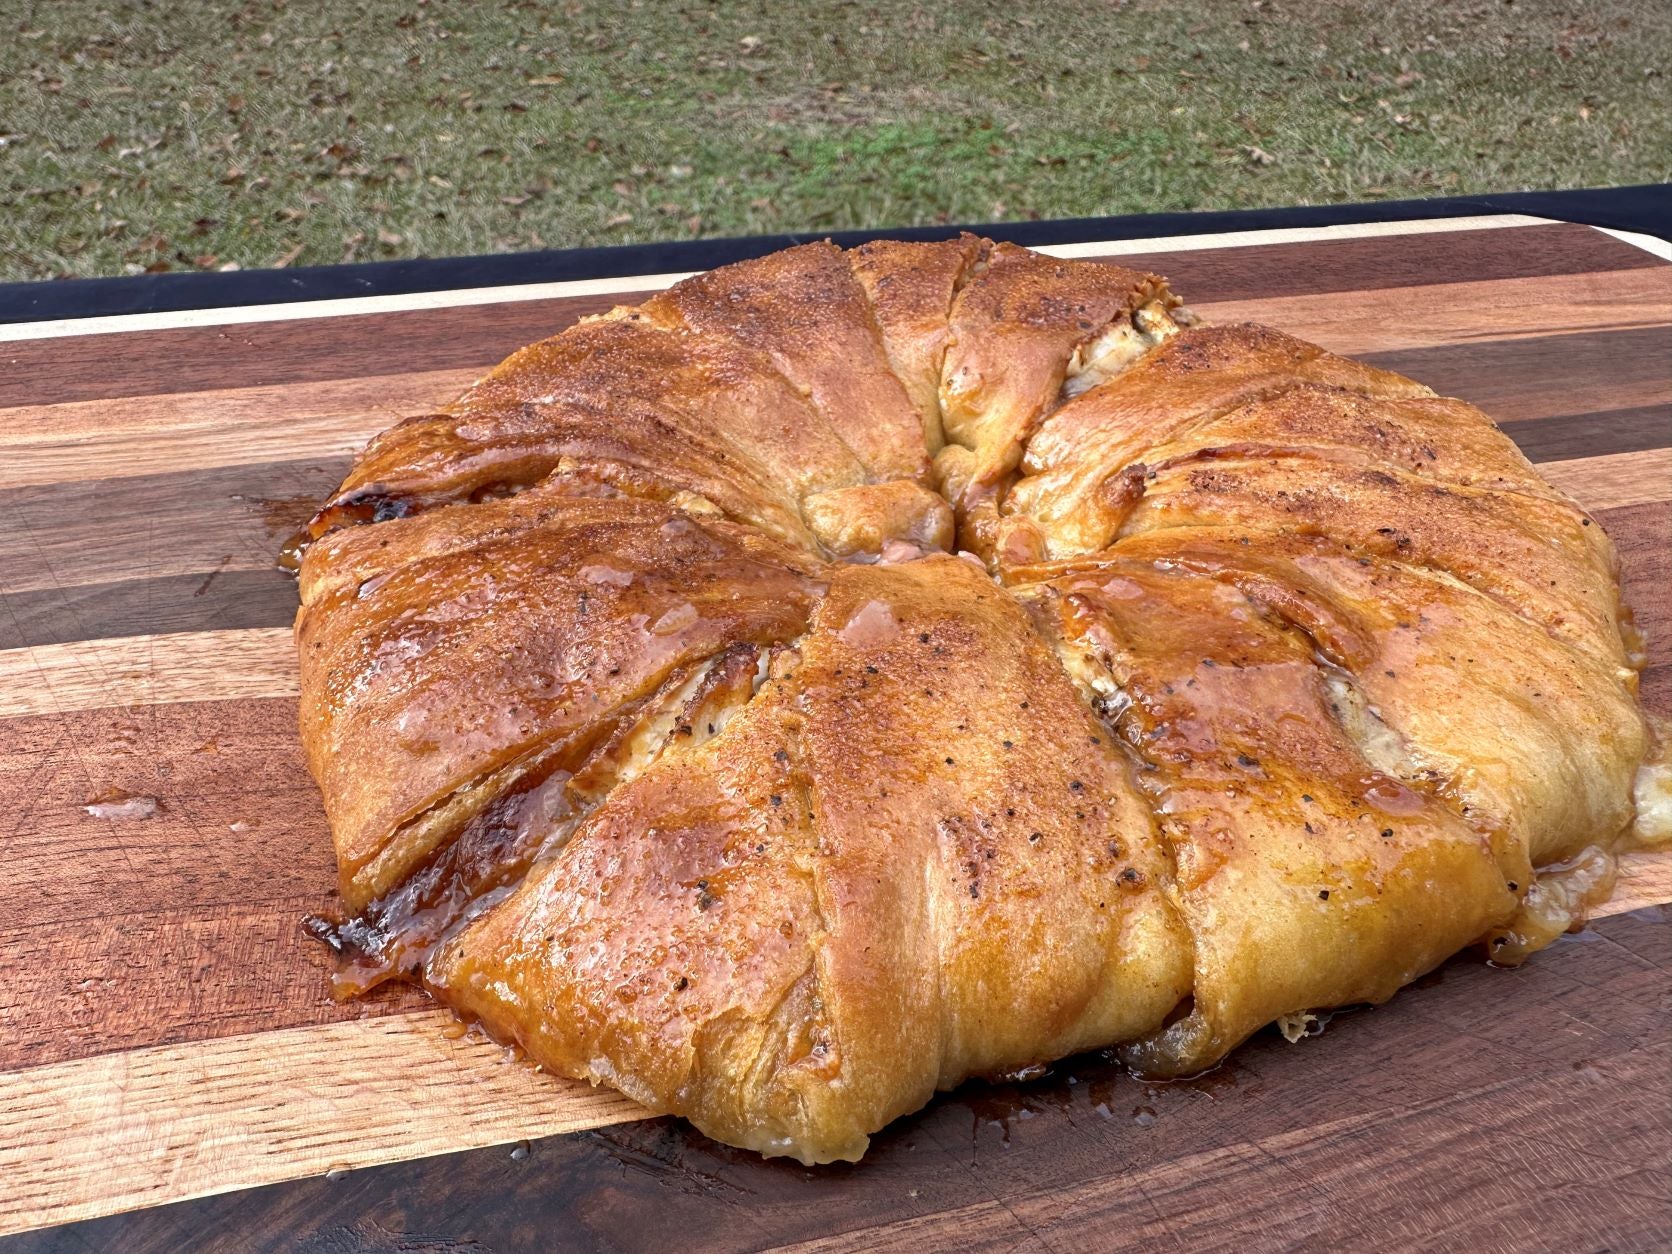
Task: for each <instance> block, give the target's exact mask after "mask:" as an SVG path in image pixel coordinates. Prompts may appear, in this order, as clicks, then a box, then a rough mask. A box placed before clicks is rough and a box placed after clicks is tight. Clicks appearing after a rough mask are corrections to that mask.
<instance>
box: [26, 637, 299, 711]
mask: <svg viewBox="0 0 1672 1254" xmlns="http://www.w3.org/2000/svg"><path fill="white" fill-rule="evenodd" d="M296 693H297V681H296V646H295V644H294V643H293V641H292V639H291V634H290V631H289V629H288V628H284V627H256V628H251V629H249V630H245V631H183V632H175V633H171V634H168V635H159V636H120V637H117V638H116V639H113V640H79V641H76V642H75V643H74V644H37V645H30V646H28V647H27V648H22V649H4V650H0V718H14V717H18V716H22V715H29V714H62V713H65V712H67V711H70V710H95V709H102V708H106V707H114V706H151V705H172V704H174V703H176V702H181V701H238V700H250V699H253V698H260V697H293V696H295V695H296Z"/></svg>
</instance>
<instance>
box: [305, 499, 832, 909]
mask: <svg viewBox="0 0 1672 1254" xmlns="http://www.w3.org/2000/svg"><path fill="white" fill-rule="evenodd" d="M455 526H459V527H462V528H464V529H465V530H466V532H467V535H466V536H465V537H456V536H454V535H453V534H451V533H452V532H453V529H454V527H455ZM385 545H387V546H388V547H384V546H385ZM425 550H431V551H434V552H435V553H436V555H435V556H422V555H421V554H422V553H423V552H424V551H425ZM329 558H330V559H331V560H334V562H335V563H339V564H346V565H350V566H352V567H353V577H352V578H349V579H340V580H332V579H326V578H320V577H318V576H317V575H315V573H314V572H313V571H312V570H310V571H309V576H310V589H309V590H310V592H311V593H312V595H310V597H309V599H308V600H307V601H306V602H305V603H304V604H303V606H302V609H301V611H300V613H299V614H298V617H297V627H296V634H297V643H298V648H299V651H300V654H301V663H302V691H303V696H302V709H301V718H302V729H303V741H304V743H305V745H306V746H307V748H308V756H309V765H310V766H311V767H312V769H313V772H314V774H315V777H316V778H318V779H319V781H320V785H321V790H322V792H323V793H324V795H325V800H326V812H327V815H328V816H329V818H330V820H331V827H332V831H333V833H334V834H335V836H336V840H337V856H338V860H339V863H340V865H341V868H342V875H343V889H344V897H345V899H346V900H347V901H348V902H349V904H350V906H351V907H353V908H355V909H358V908H360V907H361V906H364V905H365V904H367V903H368V902H369V901H370V900H371V899H373V898H375V897H377V896H379V895H380V894H383V893H385V892H387V891H389V890H390V889H391V888H393V887H394V886H395V885H396V884H398V883H399V882H400V880H402V879H403V878H404V877H405V875H406V874H407V873H408V872H409V871H410V870H411V869H412V868H413V867H414V866H415V865H416V864H417V863H418V862H420V861H421V860H422V859H423V858H424V857H425V856H427V855H428V854H430V853H431V852H433V850H434V849H435V847H436V846H437V844H439V843H440V842H441V841H443V840H445V839H446V838H447V837H448V836H450V835H451V834H452V832H453V830H455V829H456V826H457V825H458V823H459V822H462V821H463V819H464V818H466V817H468V816H467V815H466V814H456V815H448V816H446V818H447V821H445V822H442V823H440V824H439V825H437V824H430V823H425V822H424V821H423V820H424V819H425V818H426V817H427V816H428V815H430V814H431V812H433V811H434V809H435V808H436V807H438V806H443V805H444V804H446V803H447V802H448V801H449V800H450V799H452V798H454V797H455V796H456V795H457V794H458V792H459V790H461V789H466V788H468V787H470V786H471V785H472V784H473V783H474V782H476V781H478V780H482V779H483V778H484V777H487V776H489V775H491V774H492V773H493V772H496V771H500V770H502V769H504V768H506V767H507V766H509V765H511V764H514V763H516V762H518V761H520V760H523V759H526V758H528V757H529V756H530V755H531V754H534V753H536V752H538V751H541V750H544V749H546V748H548V747H561V746H570V747H571V758H572V760H573V761H575V762H578V761H579V760H580V758H581V757H582V756H584V751H585V750H586V749H587V748H589V747H590V745H591V743H592V741H593V740H594V739H595V738H596V737H597V736H598V735H600V734H601V733H602V732H604V731H605V730H607V728H608V726H609V724H610V722H611V720H612V719H613V718H615V717H617V716H618V715H619V714H621V713H624V712H625V711H626V710H627V709H628V708H629V707H630V706H631V705H632V703H634V702H636V701H639V700H642V699H643V698H644V697H646V696H648V695H649V694H650V693H651V692H652V691H653V690H654V689H655V688H656V687H657V686H658V685H659V684H660V683H662V682H663V680H665V679H666V678H667V677H668V676H669V675H670V674H671V673H672V672H673V671H674V670H675V669H677V668H679V667H681V666H688V665H691V664H693V663H695V662H697V661H699V660H701V659H704V658H708V657H711V656H713V655H715V654H717V653H719V652H720V651H721V650H723V649H724V648H725V647H726V646H728V645H730V644H732V643H734V642H736V641H739V640H749V641H753V642H755V643H771V642H774V641H777V640H781V639H786V638H789V637H793V636H795V635H798V634H799V633H800V632H801V631H802V630H803V628H804V624H805V621H806V615H807V613H808V610H809V607H810V606H811V604H812V601H813V598H814V596H815V595H816V584H815V582H814V580H813V579H812V578H811V577H810V575H809V573H808V571H807V568H806V567H805V566H803V565H802V564H800V562H799V560H798V559H796V558H794V557H793V556H791V555H790V554H789V553H788V552H787V551H786V550H784V549H782V548H780V547H779V546H778V545H776V544H774V543H773V542H772V541H770V540H767V539H765V538H764V537H762V536H760V535H759V533H757V532H754V531H752V530H750V529H747V528H740V527H736V526H733V525H732V524H728V523H723V522H698V521H697V520H694V519H692V518H690V517H689V516H687V515H685V514H682V513H680V512H678V511H675V510H670V509H668V508H666V507H664V506H658V505H654V504H648V503H641V502H634V501H624V500H592V499H585V498H579V499H576V498H566V497H563V496H561V495H559V494H556V493H549V492H545V491H541V490H538V489H537V490H533V491H530V492H526V493H524V494H522V495H521V496H517V497H513V498H511V499H509V500H505V501H495V502H490V503H485V504H482V505H478V506H474V507H460V506H453V507H450V508H447V509H440V510H435V511H432V512H430V513H426V514H421V515H419V516H417V517H415V518H411V519H403V520H397V521H393V522H389V523H384V524H381V525H379V526H376V527H371V528H360V529H357V530H356V531H354V532H351V533H349V535H348V536H347V537H346V538H345V539H344V540H343V541H341V542H340V543H339V544H338V545H337V546H335V547H334V549H333V550H331V552H330V554H329ZM324 560H327V555H326V554H320V553H310V554H309V559H308V564H309V566H310V567H313V566H316V565H318V564H319V563H320V562H321V561H324Z"/></svg>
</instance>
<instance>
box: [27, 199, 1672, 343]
mask: <svg viewBox="0 0 1672 1254" xmlns="http://www.w3.org/2000/svg"><path fill="white" fill-rule="evenodd" d="M1509 213H1515V214H1528V215H1531V216H1535V217H1543V218H1552V219H1556V220H1558V221H1563V222H1576V223H1580V224H1583V225H1586V226H1599V227H1609V228H1612V229H1614V230H1622V231H1635V232H1639V233H1642V234H1645V235H1652V236H1656V237H1658V238H1660V239H1665V240H1672V183H1649V184H1642V185H1639V186H1635V187H1612V188H1587V189H1579V190H1573V191H1547V192H1505V193H1502V194H1492V195H1484V196H1447V197H1440V198H1436V199H1430V200H1388V201H1377V202H1371V203H1366V204H1342V205H1310V206H1300V207H1291V208H1272V209H1237V210H1221V211H1212V212H1182V213H1148V214H1132V215H1126V216H1122V217H1094V218H1060V219H1055V220H1052V221H1040V222H1002V223H979V224H970V225H967V226H956V225H953V226H917V227H885V228H880V229H877V230H867V231H834V232H821V231H802V232H793V233H785V234H781V235H750V236H740V237H734V238H728V239H705V240H685V241H679V242H668V243H656V244H627V245H615V246H609V247H595V248H561V249H549V250H546V251H543V252H528V253H506V254H498V255H492V256H478V257H438V258H415V259H409V260H403V261H378V262H367V263H362V264H357V265H336V266H310V267H303V268H299V269H295V270H239V271H225V272H214V273H190V274H143V275H132V276H124V277H120V278H102V279H60V280H48V281H42V282H33V283H0V323H17V322H44V321H52V320H56V319H63V318H99V317H110V316H114V315H118V314H138V313H174V312H178V311H180V310H186V309H225V308H231V307H237V306H243V305H271V304H287V303H290V302H293V301H310V300H337V299H342V298H344V297H354V296H399V295H406V294H409V293H412V292H432V291H454V290H460V289H468V288H479V287H500V286H513V285H518V284H528V283H551V282H563V281H569V280H576V279H596V278H625V277H630V276H632V275H639V274H667V273H676V272H681V271H688V270H708V269H712V268H713V267H715V266H719V265H724V264H726V263H727V262H732V261H741V260H743V259H745V258H748V257H759V256H763V255H765V254H766V253H770V252H775V251H777V250H778V249H780V248H786V247H789V246H790V245H792V244H798V243H804V242H806V241H808V240H813V239H832V240H834V241H835V242H836V243H838V244H841V245H843V246H844V247H846V246H851V245H854V244H859V243H863V242H864V241H866V240H871V239H881V238H890V239H910V240H932V239H944V238H946V237H948V236H951V235H956V234H957V233H958V232H959V231H960V230H972V231H976V232H979V233H980V234H983V235H986V236H989V237H990V238H992V239H998V240H1010V241H1012V242H1014V243H1017V244H1024V245H1039V244H1077V243H1086V242H1090V241H1102V240H1131V239H1152V238H1158V237H1164V236H1172V235H1215V234H1223V233H1225V232H1231V231H1262V230H1272V229H1278V228H1285V227H1287V228H1295V227H1324V226H1339V225H1346V224H1356V223H1365V222H1396V221H1414V220H1423V219H1436V218H1457V217H1471V216H1475V215H1481V214H1509Z"/></svg>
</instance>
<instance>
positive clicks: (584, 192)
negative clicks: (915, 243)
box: [0, 0, 1672, 279]
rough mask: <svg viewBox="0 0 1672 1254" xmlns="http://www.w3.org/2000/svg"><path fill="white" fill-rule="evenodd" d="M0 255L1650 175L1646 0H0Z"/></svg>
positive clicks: (1219, 203) (426, 240)
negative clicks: (1450, 0) (1554, 0)
mask: <svg viewBox="0 0 1672 1254" xmlns="http://www.w3.org/2000/svg"><path fill="white" fill-rule="evenodd" d="M8 10H9V12H8V13H7V14H6V15H4V16H0V277H3V278H10V279H18V278H47V277H53V276H61V275H95V274H121V273H133V272H137V271H142V270H162V269H175V270H182V269H187V270H189V269H213V268H217V267H219V268H225V267H229V266H244V267H253V266H278V265H310V264H318V263H326V262H338V261H354V260H368V259H373V258H384V257H404V256H418V255H423V256H437V255H445V254H456V253H473V252H500V251H508V250H518V249H531V248H541V247H563V246H570V245H581V244H598V243H620V242H626V241H633V240H647V239H666V238H680V237H691V236H699V235H735V234H744V233H749V232H762V231H776V230H786V229H830V230H835V229H839V228H844V227H860V226H888V225H906V224H914V223H925V222H949V221H951V222H956V221H989V220H995V219H1014V218H1032V217H1061V216H1071V215H1078V214H1106V213H1132V212H1143V211H1153V210H1163V209H1200V208H1225V207H1240V206H1249V205H1269V204H1301V203H1319V202H1326V201H1342V200H1366V199H1374V198H1377V197H1397V196H1421V195H1439V194H1446V193H1466V192H1480V191H1506V190H1513V189H1518V188H1547V187H1574V186H1585V185H1597V184H1617V183H1636V182H1650V181H1659V180H1666V179H1672V88H1669V76H1672V4H1667V3H1665V0H1597V2H1592V3H1571V4H1551V3H1531V2H1529V0H1516V2H1513V3H1505V2H1504V0H1494V2H1491V3H1482V2H1475V3H1460V4H1448V5H1439V4H1433V3H1427V2H1417V0H1383V2H1382V3H1358V2H1354V3H1330V2H1329V0H1266V2H1264V3H1259V2H1256V3H1248V2H1247V0H1243V2H1241V3H1223V2H1219V0H1196V2H1195V3H1190V4H1180V3H1176V2H1169V3H1160V2H1155V0H1132V2H1130V3H1108V2H1105V3H1089V2H1082V3H1066V2H1062V3H1033V4H1027V3H1012V4H1008V5H992V6H977V5H972V4H968V3H965V4H957V3H951V2H949V0H928V2H924V3H904V2H895V0H873V2H872V3H851V4H818V5H812V4H806V5H800V4H790V3H776V4H766V3H758V4H747V5H745V4H724V5H698V4H679V3H657V2H655V0H615V2H614V3H596V4H594V3H569V4H535V3H516V2H505V0H498V2H494V3H485V4H480V5H471V4H467V3H462V2H461V3H450V2H443V0H429V2H428V3H426V2H425V0H359V2H358V3H354V4H324V3H313V2H311V0H291V2H290V3H285V2H283V0H266V2H263V3H256V2H254V0H252V2H250V3H245V4H232V3H222V2H218V0H197V2H195V3H192V2H188V0H150V2H149V3H134V2H132V0H126V2H122V3H114V4H112V3H101V2H97V0H13V3H12V4H11V5H10V6H8Z"/></svg>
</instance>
